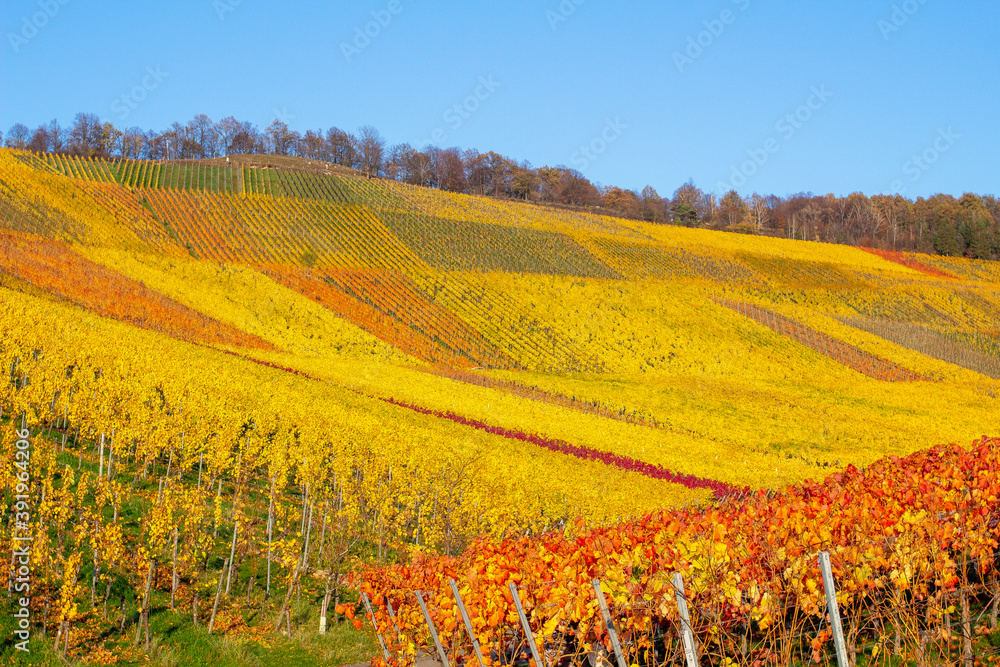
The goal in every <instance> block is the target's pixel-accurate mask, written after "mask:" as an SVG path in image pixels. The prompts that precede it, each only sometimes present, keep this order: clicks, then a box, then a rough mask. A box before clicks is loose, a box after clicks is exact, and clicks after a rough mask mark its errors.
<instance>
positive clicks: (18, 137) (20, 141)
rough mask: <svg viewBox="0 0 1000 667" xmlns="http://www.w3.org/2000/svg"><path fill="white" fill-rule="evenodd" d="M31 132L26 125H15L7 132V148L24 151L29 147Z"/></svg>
mask: <svg viewBox="0 0 1000 667" xmlns="http://www.w3.org/2000/svg"><path fill="white" fill-rule="evenodd" d="M29 137H30V131H29V130H28V126H27V125H25V124H24V123H14V124H13V125H11V126H10V129H9V130H7V147H8V148H17V149H19V150H23V149H25V148H27V146H28V138H29Z"/></svg>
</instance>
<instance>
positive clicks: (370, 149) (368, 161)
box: [358, 125, 385, 178]
mask: <svg viewBox="0 0 1000 667" xmlns="http://www.w3.org/2000/svg"><path fill="white" fill-rule="evenodd" d="M358 153H359V154H360V158H361V171H362V172H364V174H365V175H366V176H367V177H368V178H372V177H373V176H380V175H381V174H382V162H383V159H384V153H385V139H383V138H382V135H381V134H379V132H378V130H376V129H375V128H374V127H372V126H371V125H365V126H363V127H361V128H359V129H358Z"/></svg>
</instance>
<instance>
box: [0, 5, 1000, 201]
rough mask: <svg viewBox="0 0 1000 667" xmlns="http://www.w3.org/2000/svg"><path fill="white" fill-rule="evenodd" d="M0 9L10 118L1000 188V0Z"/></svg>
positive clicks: (918, 186) (800, 183) (636, 182)
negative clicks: (348, 134) (225, 124)
mask: <svg viewBox="0 0 1000 667" xmlns="http://www.w3.org/2000/svg"><path fill="white" fill-rule="evenodd" d="M0 20H2V26H3V33H4V43H3V44H2V45H0V53H2V55H0V62H2V68H0V90H2V93H0V95H2V96H0V129H2V130H3V131H4V132H6V131H7V128H9V127H10V125H11V124H13V123H15V122H23V123H25V124H26V125H28V126H29V127H31V128H34V127H35V126H37V125H38V124H40V123H43V122H46V121H48V120H50V119H52V118H57V119H59V120H60V122H62V123H63V125H67V124H69V123H70V122H71V121H72V119H73V116H74V115H75V114H76V113H77V112H78V111H86V112H92V113H96V114H98V115H99V116H100V117H101V118H102V119H104V120H110V121H112V122H114V123H115V124H116V125H117V126H118V127H127V126H132V125H136V126H139V127H142V128H143V129H157V130H162V129H165V128H166V127H167V126H168V125H169V124H170V123H171V122H173V121H175V120H179V121H181V122H185V121H187V120H189V119H190V118H191V117H192V116H194V115H195V114H198V113H205V114H208V115H209V116H210V117H211V118H212V119H213V120H218V119H220V118H222V117H224V116H228V115H234V116H236V117H237V118H238V119H241V120H249V121H252V122H254V123H256V124H257V125H258V126H259V127H260V128H261V129H263V128H264V127H266V126H267V125H268V124H269V123H270V122H271V120H272V119H274V118H275V117H276V116H280V117H282V118H283V119H285V120H286V122H287V123H288V124H289V126H290V127H292V128H293V129H296V130H299V131H300V132H304V131H305V130H307V129H320V128H322V129H326V128H328V127H330V126H337V127H341V128H343V129H347V130H351V131H356V130H357V128H358V127H360V126H361V125H366V124H371V125H374V126H375V127H376V128H378V129H379V130H380V131H381V133H382V135H383V136H384V137H385V138H386V140H387V141H388V142H389V143H401V142H408V143H410V144H413V145H415V146H417V147H421V146H422V145H423V144H424V143H425V142H427V141H428V140H431V139H436V143H438V145H441V146H442V147H447V146H459V147H462V148H477V149H479V150H480V151H487V150H494V151H497V152H499V153H502V154H505V155H508V156H510V157H513V158H515V159H518V160H528V161H530V162H531V163H532V164H533V165H534V166H536V167H537V166H542V165H560V164H562V165H567V166H570V167H574V168H577V169H580V171H582V172H583V173H584V175H586V176H587V177H588V178H590V179H591V180H593V181H594V182H597V183H602V184H605V185H620V186H622V187H627V188H634V189H641V188H642V187H644V186H645V185H647V184H648V185H652V186H653V187H655V188H656V189H657V190H658V191H659V193H660V194H661V195H669V194H671V193H672V192H673V191H674V190H675V189H676V188H677V187H678V186H679V185H681V184H682V183H683V182H685V181H687V180H688V179H689V178H690V179H693V180H694V182H695V183H696V184H697V185H698V186H699V187H702V188H703V189H706V190H716V191H718V192H720V194H721V192H722V191H723V190H725V189H728V188H729V187H735V188H736V190H737V191H739V192H740V193H741V194H744V195H746V194H749V193H751V192H755V191H756V192H760V193H773V194H778V195H782V196H784V195H787V194H791V193H794V192H799V191H811V192H814V193H817V194H825V193H828V192H832V193H834V194H837V195H846V194H849V193H851V192H854V191H861V192H864V193H866V194H869V195H871V194H875V193H879V192H890V191H897V190H898V191H902V192H903V194H905V195H906V196H908V197H911V198H912V197H917V196H928V195H930V194H934V193H937V192H945V193H951V194H955V195H960V194H961V193H963V192H966V191H973V192H977V193H980V194H1000V187H997V175H998V174H1000V150H998V148H1000V123H998V122H997V118H998V117H1000V112H998V103H1000V86H998V83H1000V81H998V78H1000V40H998V39H997V37H996V25H998V23H1000V5H998V3H995V2H987V1H986V0H981V1H974V0H965V1H962V0H960V1H957V2H949V3H945V2H943V0H906V1H901V0H896V2H892V1H885V2H883V1H880V0H872V1H867V2H862V1H860V0H841V1H840V2H835V3H834V2H822V3H821V2H815V1H805V2H803V1H802V0H798V1H797V2H793V1H791V0H772V1H770V2H764V1H763V0H711V1H707V2H698V3H680V2H652V1H634V2H615V3H612V2H608V1H600V0H562V1H561V2H560V0H540V1H529V0H505V1H504V2H484V1H481V0H467V1H465V2H461V3H459V2H440V1H435V0H374V1H370V0H365V1H361V2H352V3H346V2H273V1H271V2H268V1H265V0H242V1H241V0H196V1H195V0H171V1H170V2H156V3H153V2H134V1H133V2H124V1H117V0H116V1H108V2H84V1H83V0H32V1H27V0H5V1H4V3H3V5H2V8H0ZM366 32H367V33H368V34H365V33H366ZM151 72H152V73H155V76H154V75H153V74H150V73H151ZM123 95H124V96H126V99H127V100H128V101H129V102H130V104H129V105H126V104H125V103H123V102H122V101H121V100H122V96H123ZM139 98H141V99H139ZM116 101H117V103H116ZM456 105H458V106H457V108H456ZM133 107H134V108H133ZM435 131H437V132H436V133H435Z"/></svg>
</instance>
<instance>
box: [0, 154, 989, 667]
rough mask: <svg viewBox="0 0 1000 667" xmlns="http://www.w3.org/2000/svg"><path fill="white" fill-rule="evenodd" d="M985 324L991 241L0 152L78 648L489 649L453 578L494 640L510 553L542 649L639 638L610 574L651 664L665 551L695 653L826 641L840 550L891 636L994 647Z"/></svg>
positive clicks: (26, 526) (659, 633)
mask: <svg viewBox="0 0 1000 667" xmlns="http://www.w3.org/2000/svg"><path fill="white" fill-rule="evenodd" d="M998 323H1000V265H998V264H997V263H995V262H988V261H978V260H966V259H958V258H952V257H939V256H927V255H920V254H914V253H900V252H891V251H881V250H880V251H876V250H864V249H860V248H853V247H848V246H843V245H830V244H822V243H813V242H805V241H790V240H783V239H773V238H762V237H758V236H753V235H743V234H727V233H721V232H712V231H707V230H699V229H691V228H686V227H675V226H668V225H658V224H652V223H648V222H642V221H636V220H625V219H619V218H614V217H609V216H605V215H598V214H594V213H587V212H581V211H570V210H564V209H557V208H550V207H544V206H538V205H534V204H529V203H525V202H515V201H507V200H499V199H491V198H486V197H476V196H469V195H461V194H454V193H446V192H442V191H437V190H430V189H425V188H419V187H414V186H409V185H405V184H402V183H399V182H395V181H388V180H378V179H367V178H361V177H358V176H356V175H351V174H349V173H347V171H346V170H340V171H339V172H337V175H332V174H324V173H321V172H319V171H317V170H315V169H312V170H306V169H304V168H303V169H301V170H296V169H294V168H291V167H289V168H282V169H277V168H273V169H272V168H262V167H250V166H223V165H221V164H218V163H212V164H208V163H206V164H201V163H199V162H197V161H187V162H184V163H169V162H166V163H165V162H144V161H133V160H117V161H101V160H91V159H83V158H79V157H70V156H65V155H49V154H37V153H31V152H24V151H16V150H7V149H4V150H0V368H2V369H3V373H4V375H5V380H4V382H3V383H2V389H0V410H2V413H0V418H2V419H0V458H2V459H3V473H2V475H0V480H2V485H3V486H2V488H3V490H4V493H5V494H6V498H7V500H8V501H10V502H6V503H5V504H4V513H3V515H2V523H3V529H4V530H3V531H2V533H0V545H2V547H3V549H5V552H4V553H11V554H13V553H15V549H17V548H18V545H19V544H20V542H19V540H20V539H21V538H26V539H27V538H30V541H31V544H32V546H31V551H30V557H28V560H29V564H27V565H25V567H27V568H28V569H29V570H30V577H31V596H30V603H29V607H30V611H31V618H32V623H34V624H36V625H37V626H38V627H39V632H40V630H41V629H42V628H44V630H45V636H46V637H48V638H49V639H48V641H49V642H50V643H52V642H56V646H57V647H59V648H58V650H59V652H60V653H64V654H66V655H71V656H75V657H76V658H83V657H87V656H89V657H91V658H93V659H95V660H96V659H98V658H102V656H103V657H105V658H106V657H107V656H109V655H114V656H121V655H126V654H129V652H130V651H133V652H136V653H135V654H134V655H139V654H141V652H142V650H148V649H149V646H150V642H151V639H150V633H151V632H152V633H153V635H154V637H155V634H156V632H157V630H156V628H157V627H158V626H157V623H158V622H159V621H157V620H156V619H159V618H160V617H161V616H160V615H163V614H175V615H178V617H180V616H183V618H185V619H189V620H190V622H191V623H193V624H197V625H198V626H199V627H203V626H204V627H206V629H208V631H210V632H211V633H214V634H225V635H227V636H232V637H234V638H242V639H248V638H259V637H262V636H265V635H270V636H277V635H280V634H281V633H284V634H285V635H286V636H287V637H293V636H301V634H302V632H300V630H301V631H307V632H309V633H313V634H315V633H316V628H317V627H318V626H316V625H315V623H314V621H315V620H316V619H319V618H321V619H322V620H321V621H319V623H320V625H321V627H323V628H324V630H325V628H326V627H327V623H328V620H327V618H328V617H329V618H330V621H329V622H330V624H331V626H332V625H333V624H334V620H335V619H341V618H350V619H351V620H353V622H354V624H355V626H356V627H357V628H359V629H361V630H363V631H364V632H365V633H367V635H368V636H369V638H370V641H371V642H373V643H371V644H370V647H371V651H372V653H373V654H376V658H375V659H376V660H379V661H385V662H388V663H393V664H408V663H411V662H412V661H413V660H414V659H415V657H416V655H417V654H418V652H419V651H437V647H436V645H435V644H434V642H433V637H432V635H431V634H430V630H429V627H428V620H430V621H431V623H432V624H433V625H434V627H435V629H436V632H437V634H438V639H439V640H440V641H441V650H442V651H443V652H445V653H446V654H447V655H448V656H450V659H451V660H456V659H458V658H459V657H461V658H462V660H464V661H468V664H473V661H475V660H478V658H477V657H476V655H475V651H474V647H473V643H472V642H471V641H470V637H469V631H468V630H467V629H466V626H465V624H464V620H463V618H462V617H461V614H459V610H458V609H459V608H458V606H457V602H456V598H455V595H454V590H453V588H452V587H451V580H454V581H455V586H456V589H457V590H459V591H460V592H461V595H462V596H464V598H465V603H466V605H467V607H468V612H469V614H470V623H471V625H472V628H473V634H475V635H476V638H477V641H478V643H479V644H480V645H481V648H482V659H483V661H484V663H483V664H487V663H494V662H496V663H497V664H499V663H500V662H510V661H516V660H519V659H521V658H522V654H523V657H524V659H526V660H527V659H529V658H528V657H527V656H529V655H530V653H531V651H530V650H529V649H530V648H531V647H530V646H529V645H528V641H527V640H526V639H525V632H524V631H523V627H522V621H521V620H520V617H519V615H518V613H517V611H516V606H515V604H514V603H515V598H514V597H513V595H512V594H511V590H510V587H509V585H510V584H511V583H514V584H516V586H517V587H518V588H520V589H521V591H522V596H521V598H519V599H520V600H521V601H522V602H523V606H524V611H525V614H526V620H527V622H528V623H529V625H530V626H531V627H532V628H534V633H535V634H534V638H535V640H536V646H535V648H536V650H538V651H539V655H538V659H541V660H542V661H543V662H545V663H546V667H554V665H555V664H556V663H557V662H558V661H560V660H561V661H563V662H564V663H565V664H568V663H583V662H584V661H587V660H588V659H595V658H594V656H597V655H602V656H604V658H601V659H605V658H607V659H608V660H614V659H615V658H614V657H608V656H609V652H611V653H614V652H615V651H616V650H617V649H615V648H614V646H613V645H612V643H611V642H610V640H609V639H608V634H609V633H608V629H607V625H606V622H605V621H604V620H603V619H604V617H603V616H602V610H601V608H600V605H599V602H598V599H597V597H596V596H595V592H594V587H593V585H592V582H593V580H600V581H601V582H602V584H601V585H602V586H603V587H604V592H605V594H606V595H607V602H608V604H609V605H610V610H609V618H611V619H613V622H614V624H615V625H616V626H617V637H618V638H620V639H621V647H622V648H621V651H622V653H624V654H626V655H623V656H621V655H620V656H618V657H623V658H624V660H626V661H627V664H630V665H631V664H653V663H655V664H663V663H664V662H666V661H668V660H672V659H676V660H678V661H679V660H681V659H682V658H678V657H677V656H680V655H681V653H680V652H681V651H682V649H681V643H680V642H681V631H680V630H679V629H678V628H679V627H681V626H680V620H679V619H680V616H679V614H680V607H679V605H678V603H677V601H676V600H677V591H676V590H675V588H674V587H673V584H672V581H673V579H672V577H673V575H674V574H675V573H679V574H680V575H681V576H682V578H683V579H684V581H685V582H686V583H685V586H686V589H685V590H686V595H687V603H688V605H689V607H690V608H691V614H692V618H693V619H694V621H697V622H694V621H692V625H693V626H694V628H693V632H694V634H693V636H694V645H695V646H696V647H697V649H698V651H699V655H700V656H701V657H702V658H704V659H705V660H710V661H711V663H712V664H736V663H739V664H747V665H753V664H757V665H758V667H759V665H761V664H766V663H767V662H768V661H770V662H772V663H773V662H780V664H789V663H790V662H808V661H816V662H827V663H831V661H835V657H834V656H833V655H832V653H831V651H832V647H831V641H832V640H831V637H830V634H829V632H828V631H827V630H826V629H825V628H826V627H827V626H826V625H825V621H824V620H823V619H824V618H825V617H824V614H825V613H826V607H825V606H824V605H825V598H824V588H823V583H822V580H821V577H820V572H819V569H818V565H817V560H816V557H817V554H818V553H819V552H820V551H824V552H828V553H830V555H831V559H832V563H833V570H834V576H835V578H836V579H837V581H838V582H839V583H840V584H841V589H840V590H841V591H842V594H841V598H842V599H841V611H842V612H843V613H844V615H845V618H853V619H855V620H853V621H851V622H850V623H849V622H847V621H845V628H846V633H847V636H848V641H849V643H851V646H852V650H856V651H859V652H862V653H865V654H866V655H867V656H868V659H870V660H871V661H872V662H873V664H874V663H876V662H878V661H882V660H885V661H886V663H885V664H888V661H889V659H890V658H889V656H890V654H892V653H893V652H898V653H899V654H900V655H903V656H905V657H906V658H907V659H912V660H914V661H915V662H920V664H925V662H924V661H925V660H926V661H932V657H934V656H936V657H941V656H947V655H960V656H963V657H964V656H966V655H969V656H971V655H972V652H977V653H976V655H980V654H979V653H978V652H979V651H981V650H985V649H983V644H982V642H981V641H980V640H979V639H976V642H974V641H973V638H974V635H975V637H977V638H978V637H985V636H986V635H987V634H988V630H989V628H988V627H987V624H989V623H992V627H993V628H995V624H996V614H997V598H996V596H997V595H998V594H1000V590H998V589H997V574H996V554H997V540H998V527H997V524H998V523H1000V505H998V503H997V495H998V493H1000V486H998V475H997V466H998V463H1000V458H998V455H1000V441H998V440H997V439H995V438H992V439H991V438H990V437H989V436H990V435H996V427H997V415H998V414H1000V404H998V398H997V397H998V394H1000V324H998ZM25 432H27V434H28V436H29V437H27V438H25V437H24V435H22V434H23V433H25ZM984 434H985V435H984ZM22 441H25V442H27V441H30V465H29V464H28V463H26V460H27V458H28V457H27V455H26V454H23V452H24V451H25V447H23V446H22V447H20V448H19V446H18V443H19V442H22ZM946 443H958V445H956V444H950V445H949V444H946ZM970 444H972V448H971V449H970V448H969V445H970ZM959 445H961V446H959ZM19 452H22V453H20V454H19ZM21 473H24V475H22V474H21ZM815 480H823V481H815ZM21 497H23V499H22V498H21ZM15 498H17V499H18V500H20V501H23V503H25V506H26V507H30V516H29V517H28V518H27V519H26V520H24V521H22V520H21V519H22V517H20V515H19V514H18V511H19V510H15V509H14V502H15ZM11 565H12V572H13V573H14V574H12V577H11V579H10V581H9V582H8V592H9V593H10V594H11V595H13V596H14V599H17V597H16V592H15V586H16V585H17V581H16V576H15V575H16V572H17V569H16V567H13V566H14V565H15V563H14V560H13V558H12V561H11ZM417 591H422V592H423V593H424V597H425V599H426V601H427V603H428V604H429V607H427V608H426V610H424V609H421V606H420V604H419V603H418V600H417V598H416V592H417ZM362 592H363V593H365V595H366V596H367V598H368V600H369V601H370V603H371V605H372V612H373V613H372V614H369V613H368V611H367V608H366V607H365V605H364V604H363V603H362V602H361V601H360V598H359V595H360V593H362ZM355 603H357V604H355ZM331 606H332V607H334V608H336V609H337V610H338V611H339V612H340V613H335V612H334V609H331V608H330V607H331ZM168 610H169V611H168ZM258 612H259V613H258ZM151 614H152V615H153V618H154V620H152V621H151V620H150V619H151ZM976 614H979V621H976V620H975V619H974V617H975V615H976ZM852 615H853V616H852ZM970 615H971V616H970ZM164 618H166V616H164ZM970 618H972V619H973V620H970ZM362 619H367V620H364V621H362ZM977 623H981V627H982V628H983V630H982V632H980V633H979V634H975V632H974V631H975V629H976V628H978V627H980V625H977ZM963 624H964V625H963ZM946 627H947V628H948V630H947V631H946V630H945V628H946ZM963 627H964V628H965V630H962V628H963ZM376 629H377V630H378V632H379V637H378V638H377V641H376V638H375V635H374V631H375V630H376ZM953 630H954V632H955V633H958V634H957V635H953V634H947V633H952V632H953ZM297 632H298V633H299V634H298V635H296V633H297ZM934 633H936V634H934ZM963 633H964V634H963ZM953 636H957V637H958V639H955V640H954V641H952V639H951V638H952V637H953ZM57 638H58V639H57ZM59 640H61V642H62V644H61V646H60V645H59V644H58V641H59ZM982 641H986V640H985V639H983V640H982ZM378 642H382V645H381V646H380V645H379V643H378ZM977 642H979V643H977ZM383 646H384V652H383V648H382V647H383ZM875 646H878V647H880V648H878V649H875V648H873V647H875ZM949 652H951V653H949ZM435 654H437V653H435ZM671 656H674V658H671ZM369 657H370V656H369ZM532 659H534V658H532ZM935 659H936V658H935ZM970 660H971V657H970ZM726 661H730V662H726ZM755 661H757V662H755ZM968 664H971V662H970V663H968ZM983 664H985V663H983ZM539 667H540V666H539Z"/></svg>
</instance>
